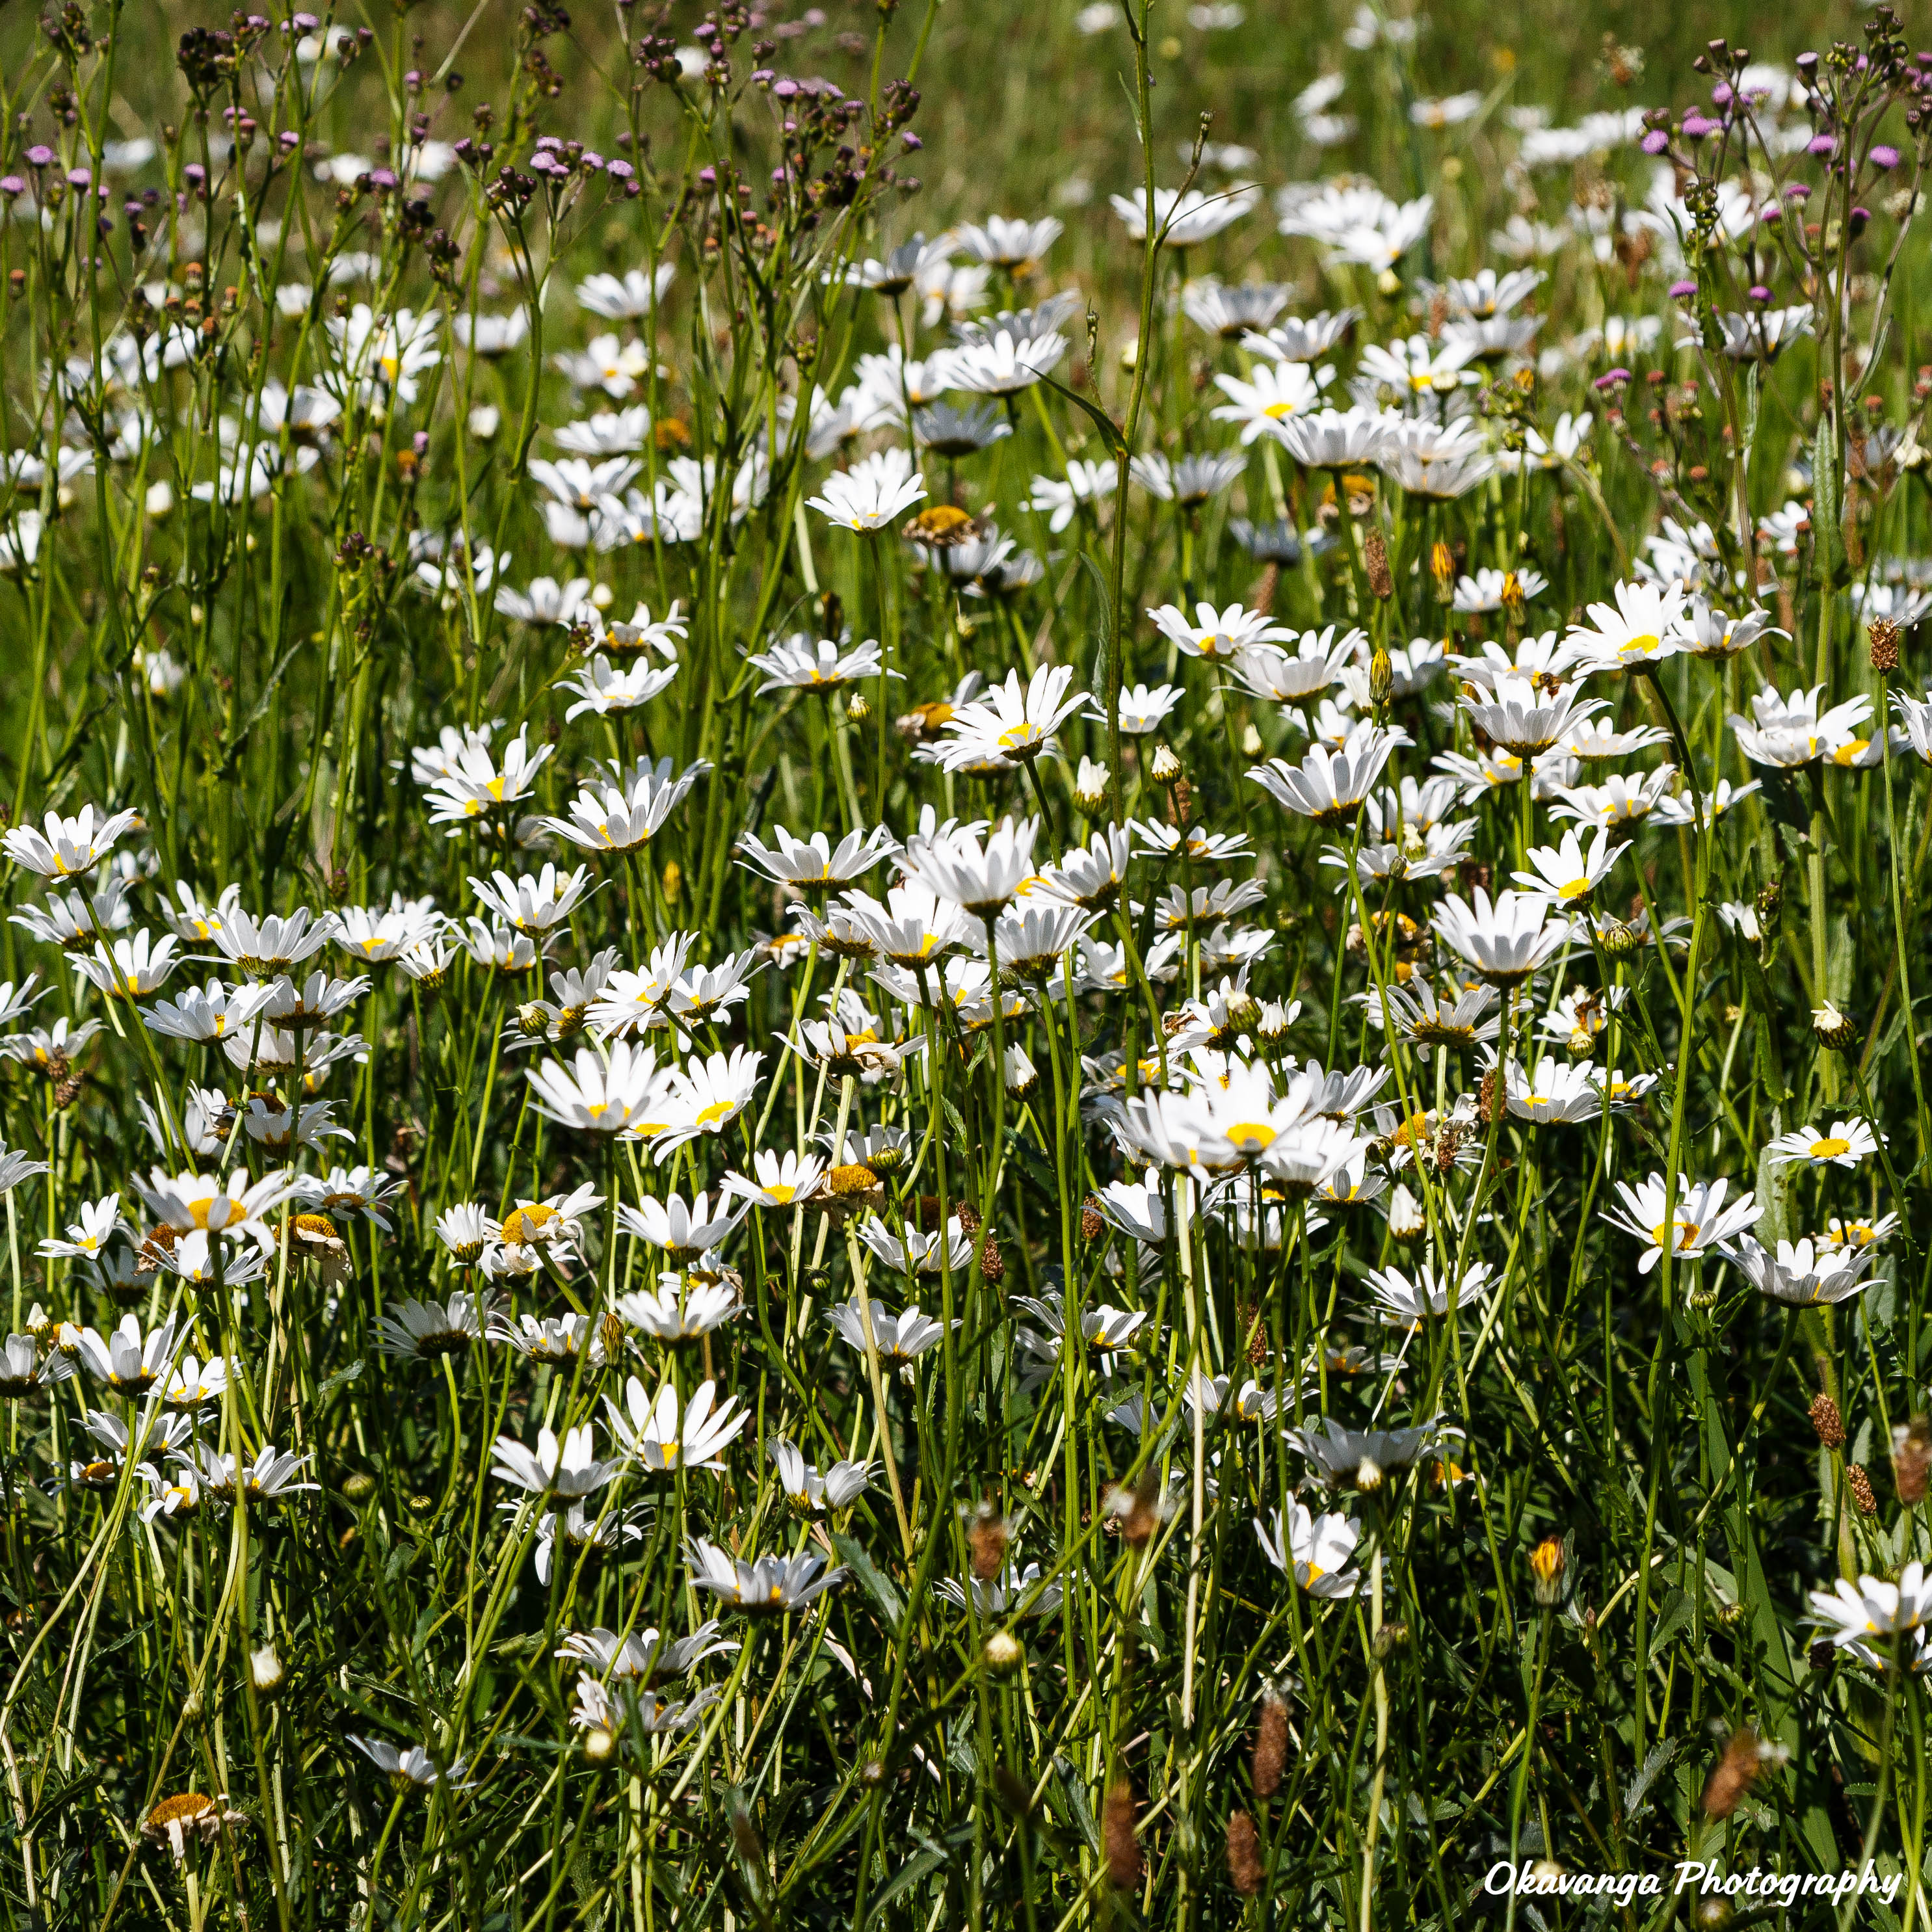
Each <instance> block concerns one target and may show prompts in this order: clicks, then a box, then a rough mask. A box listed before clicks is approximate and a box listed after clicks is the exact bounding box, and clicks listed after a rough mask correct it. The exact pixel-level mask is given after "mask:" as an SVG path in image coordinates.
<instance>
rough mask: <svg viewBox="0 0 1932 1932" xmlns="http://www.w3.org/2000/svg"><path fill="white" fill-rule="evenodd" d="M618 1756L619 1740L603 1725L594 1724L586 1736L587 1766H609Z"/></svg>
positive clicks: (584, 1743)
mask: <svg viewBox="0 0 1932 1932" xmlns="http://www.w3.org/2000/svg"><path fill="white" fill-rule="evenodd" d="M616 1755H617V1740H616V1738H615V1737H613V1736H612V1735H611V1733H610V1732H608V1731H607V1730H605V1729H604V1727H603V1726H602V1725H601V1724H593V1725H592V1727H590V1729H589V1730H587V1731H586V1732H585V1733H584V1734H583V1759H584V1762H585V1763H586V1764H608V1763H610V1760H612V1759H613V1757H616Z"/></svg>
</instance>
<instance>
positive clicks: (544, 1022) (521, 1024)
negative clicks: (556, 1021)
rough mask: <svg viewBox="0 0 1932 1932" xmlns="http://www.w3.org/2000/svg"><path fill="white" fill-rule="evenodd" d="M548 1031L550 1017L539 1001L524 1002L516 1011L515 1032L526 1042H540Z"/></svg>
mask: <svg viewBox="0 0 1932 1932" xmlns="http://www.w3.org/2000/svg"><path fill="white" fill-rule="evenodd" d="M549 1030H550V1015H549V1013H548V1012H547V1011H546V1010H545V1009H544V1005H543V1003H542V1002H541V1001H539V1000H529V1001H526V1002H525V1003H524V1004H523V1005H522V1006H520V1007H518V1008H517V1032H519V1033H520V1034H522V1035H523V1037H524V1038H525V1039H526V1040H541V1039H542V1037H544V1034H546V1033H547V1032H548V1031H549Z"/></svg>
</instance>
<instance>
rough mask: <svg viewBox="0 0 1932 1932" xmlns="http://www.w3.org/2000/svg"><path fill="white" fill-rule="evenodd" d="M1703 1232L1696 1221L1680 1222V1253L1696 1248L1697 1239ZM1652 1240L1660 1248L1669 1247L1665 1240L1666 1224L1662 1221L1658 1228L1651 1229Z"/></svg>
mask: <svg viewBox="0 0 1932 1932" xmlns="http://www.w3.org/2000/svg"><path fill="white" fill-rule="evenodd" d="M1702 1233H1703V1228H1702V1227H1701V1226H1700V1225H1699V1224H1698V1223H1697V1222H1695V1221H1680V1222H1679V1223H1678V1224H1677V1234H1678V1241H1677V1247H1678V1250H1679V1253H1682V1251H1683V1250H1685V1249H1686V1248H1689V1247H1694V1246H1695V1245H1696V1244H1697V1237H1698V1236H1699V1235H1700V1234H1702ZM1650 1238H1651V1239H1652V1241H1655V1243H1656V1244H1657V1245H1658V1247H1660V1248H1661V1247H1665V1246H1666V1245H1667V1243H1666V1242H1665V1241H1664V1223H1662V1222H1661V1221H1660V1222H1658V1224H1657V1226H1655V1227H1654V1228H1653V1229H1651V1231H1650Z"/></svg>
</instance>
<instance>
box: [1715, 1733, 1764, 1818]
mask: <svg viewBox="0 0 1932 1932" xmlns="http://www.w3.org/2000/svg"><path fill="white" fill-rule="evenodd" d="M1763 1762H1764V1760H1763V1758H1762V1757H1760V1755H1759V1752H1758V1748H1757V1733H1756V1732H1755V1731H1754V1730H1752V1729H1751V1727H1750V1726H1749V1725H1748V1724H1744V1725H1740V1726H1739V1728H1738V1729H1737V1730H1735V1731H1733V1733H1731V1737H1730V1742H1729V1743H1728V1744H1727V1745H1725V1747H1724V1756H1723V1757H1721V1758H1720V1759H1719V1760H1718V1763H1717V1765H1716V1766H1715V1769H1713V1770H1712V1773H1711V1776H1710V1780H1709V1783H1707V1784H1706V1785H1705V1787H1704V1815H1705V1817H1707V1818H1728V1817H1730V1815H1731V1814H1732V1813H1733V1811H1736V1809H1737V1808H1738V1801H1739V1799H1741V1798H1742V1797H1743V1796H1744V1795H1745V1793H1746V1792H1747V1791H1748V1790H1750V1789H1751V1784H1752V1782H1753V1781H1754V1779H1755V1778H1757V1775H1758V1772H1759V1770H1760V1768H1761V1767H1762V1766H1763Z"/></svg>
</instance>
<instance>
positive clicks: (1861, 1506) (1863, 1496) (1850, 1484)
mask: <svg viewBox="0 0 1932 1932" xmlns="http://www.w3.org/2000/svg"><path fill="white" fill-rule="evenodd" d="M1845 1487H1846V1489H1848V1490H1850V1491H1851V1493H1852V1502H1855V1503H1856V1504H1857V1505H1858V1514H1859V1515H1861V1516H1876V1515H1877V1514H1878V1499H1877V1497H1876V1496H1873V1494H1872V1486H1871V1478H1870V1477H1869V1476H1868V1475H1866V1474H1865V1472H1864V1464H1863V1463H1852V1465H1851V1466H1850V1467H1849V1469H1846V1472H1845Z"/></svg>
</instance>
